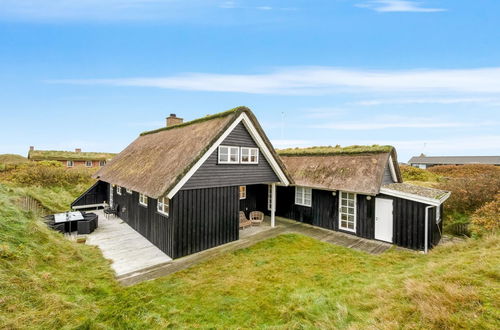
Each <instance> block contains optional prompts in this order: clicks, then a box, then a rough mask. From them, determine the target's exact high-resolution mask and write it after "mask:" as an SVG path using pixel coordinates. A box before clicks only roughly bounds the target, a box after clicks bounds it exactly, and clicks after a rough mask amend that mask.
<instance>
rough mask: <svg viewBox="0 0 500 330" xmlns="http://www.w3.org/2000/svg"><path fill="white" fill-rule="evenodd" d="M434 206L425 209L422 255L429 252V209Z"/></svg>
mask: <svg viewBox="0 0 500 330" xmlns="http://www.w3.org/2000/svg"><path fill="white" fill-rule="evenodd" d="M432 207H434V206H426V207H425V234H424V253H425V254H427V252H429V209H430V208H432Z"/></svg>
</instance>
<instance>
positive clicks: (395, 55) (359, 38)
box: [0, 0, 500, 162]
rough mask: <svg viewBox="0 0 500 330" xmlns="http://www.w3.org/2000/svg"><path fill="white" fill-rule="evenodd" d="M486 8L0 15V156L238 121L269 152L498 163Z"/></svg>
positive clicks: (62, 7) (498, 81) (129, 3)
mask: <svg viewBox="0 0 500 330" xmlns="http://www.w3.org/2000/svg"><path fill="white" fill-rule="evenodd" d="M499 10H500V3H498V2H495V1H493V0H487V1H484V2H482V4H481V6H479V5H477V4H475V3H469V2H467V3H456V1H455V2H454V1H451V0H441V1H438V0H425V1H424V0H422V1H401V0H338V1H317V2H315V3H313V4H311V3H309V2H307V1H304V0H292V1H286V2H284V1H273V0H265V1H264V0H263V1H213V0H206V1H199V0H187V1H177V0H169V1H149V0H112V1H109V2H105V3H101V2H99V1H95V0H73V1H65V2H64V3H63V2H51V1H46V0H42V1H39V2H32V1H13V0H0V77H1V79H0V111H1V112H2V113H1V114H2V121H1V123H0V139H1V141H2V142H0V154H5V153H12V154H20V155H23V156H24V155H26V154H27V152H28V150H29V146H35V148H36V149H39V150H68V151H71V150H74V149H75V148H82V149H83V151H93V152H120V151H121V150H123V149H124V148H125V147H126V146H127V145H128V144H129V143H131V142H132V141H133V140H134V139H135V138H136V137H137V136H138V135H139V133H140V132H143V131H147V130H151V129H155V128H160V127H162V126H164V118H165V117H166V116H168V114H170V113H175V114H177V116H179V117H181V118H184V120H185V121H188V120H192V119H196V118H199V117H203V116H205V115H207V114H213V113H217V112H221V111H224V110H227V109H231V108H234V107H235V106H239V105H246V106H248V107H249V108H250V109H252V111H253V112H254V113H255V115H256V116H257V118H258V120H259V121H260V123H261V125H262V126H263V128H264V131H265V132H266V134H267V135H268V137H269V139H270V140H271V142H272V143H273V145H274V146H275V147H276V148H278V149H283V148H288V147H308V146H318V145H322V146H325V145H333V146H334V145H337V144H339V145H341V146H349V145H373V144H379V145H392V146H394V147H395V148H396V151H397V153H398V160H399V161H400V162H407V161H408V160H409V159H410V158H411V157H412V156H418V155H420V154H421V153H424V154H426V155H427V156H494V155H500V133H499V131H500V130H499V128H500V115H499V113H500V112H499V109H500V61H499V60H498V59H499V58H500V44H498V42H497V40H499V39H500V21H499V20H497V19H496V18H495V13H497V12H498V11H499Z"/></svg>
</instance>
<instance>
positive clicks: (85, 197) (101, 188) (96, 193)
mask: <svg viewBox="0 0 500 330" xmlns="http://www.w3.org/2000/svg"><path fill="white" fill-rule="evenodd" d="M108 196H109V195H108V184H107V183H106V182H103V181H97V182H96V183H94V184H93V185H92V187H90V188H89V189H88V190H87V191H86V192H84V193H83V194H82V195H81V196H80V197H78V198H77V199H76V200H75V201H74V202H73V203H71V207H73V206H83V205H92V204H102V203H104V201H107V200H108Z"/></svg>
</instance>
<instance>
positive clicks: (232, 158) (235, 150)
mask: <svg viewBox="0 0 500 330" xmlns="http://www.w3.org/2000/svg"><path fill="white" fill-rule="evenodd" d="M230 153H231V155H230V162H231V163H237V162H238V156H239V148H231V149H230Z"/></svg>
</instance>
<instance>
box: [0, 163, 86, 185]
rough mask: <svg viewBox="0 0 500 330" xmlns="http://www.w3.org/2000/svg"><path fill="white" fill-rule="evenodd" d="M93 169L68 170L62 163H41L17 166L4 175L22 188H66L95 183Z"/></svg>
mask: <svg viewBox="0 0 500 330" xmlns="http://www.w3.org/2000/svg"><path fill="white" fill-rule="evenodd" d="M92 173H93V170H92V169H66V168H65V167H64V166H63V165H62V164H61V163H60V162H54V161H41V162H30V163H25V164H21V165H16V166H15V167H13V168H10V169H9V170H8V171H5V172H4V173H3V175H2V178H3V180H4V181H8V182H12V183H14V184H17V185H21V186H39V187H66V186H75V185H79V184H87V185H88V184H90V183H92V182H93V179H92V178H91V175H92Z"/></svg>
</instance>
